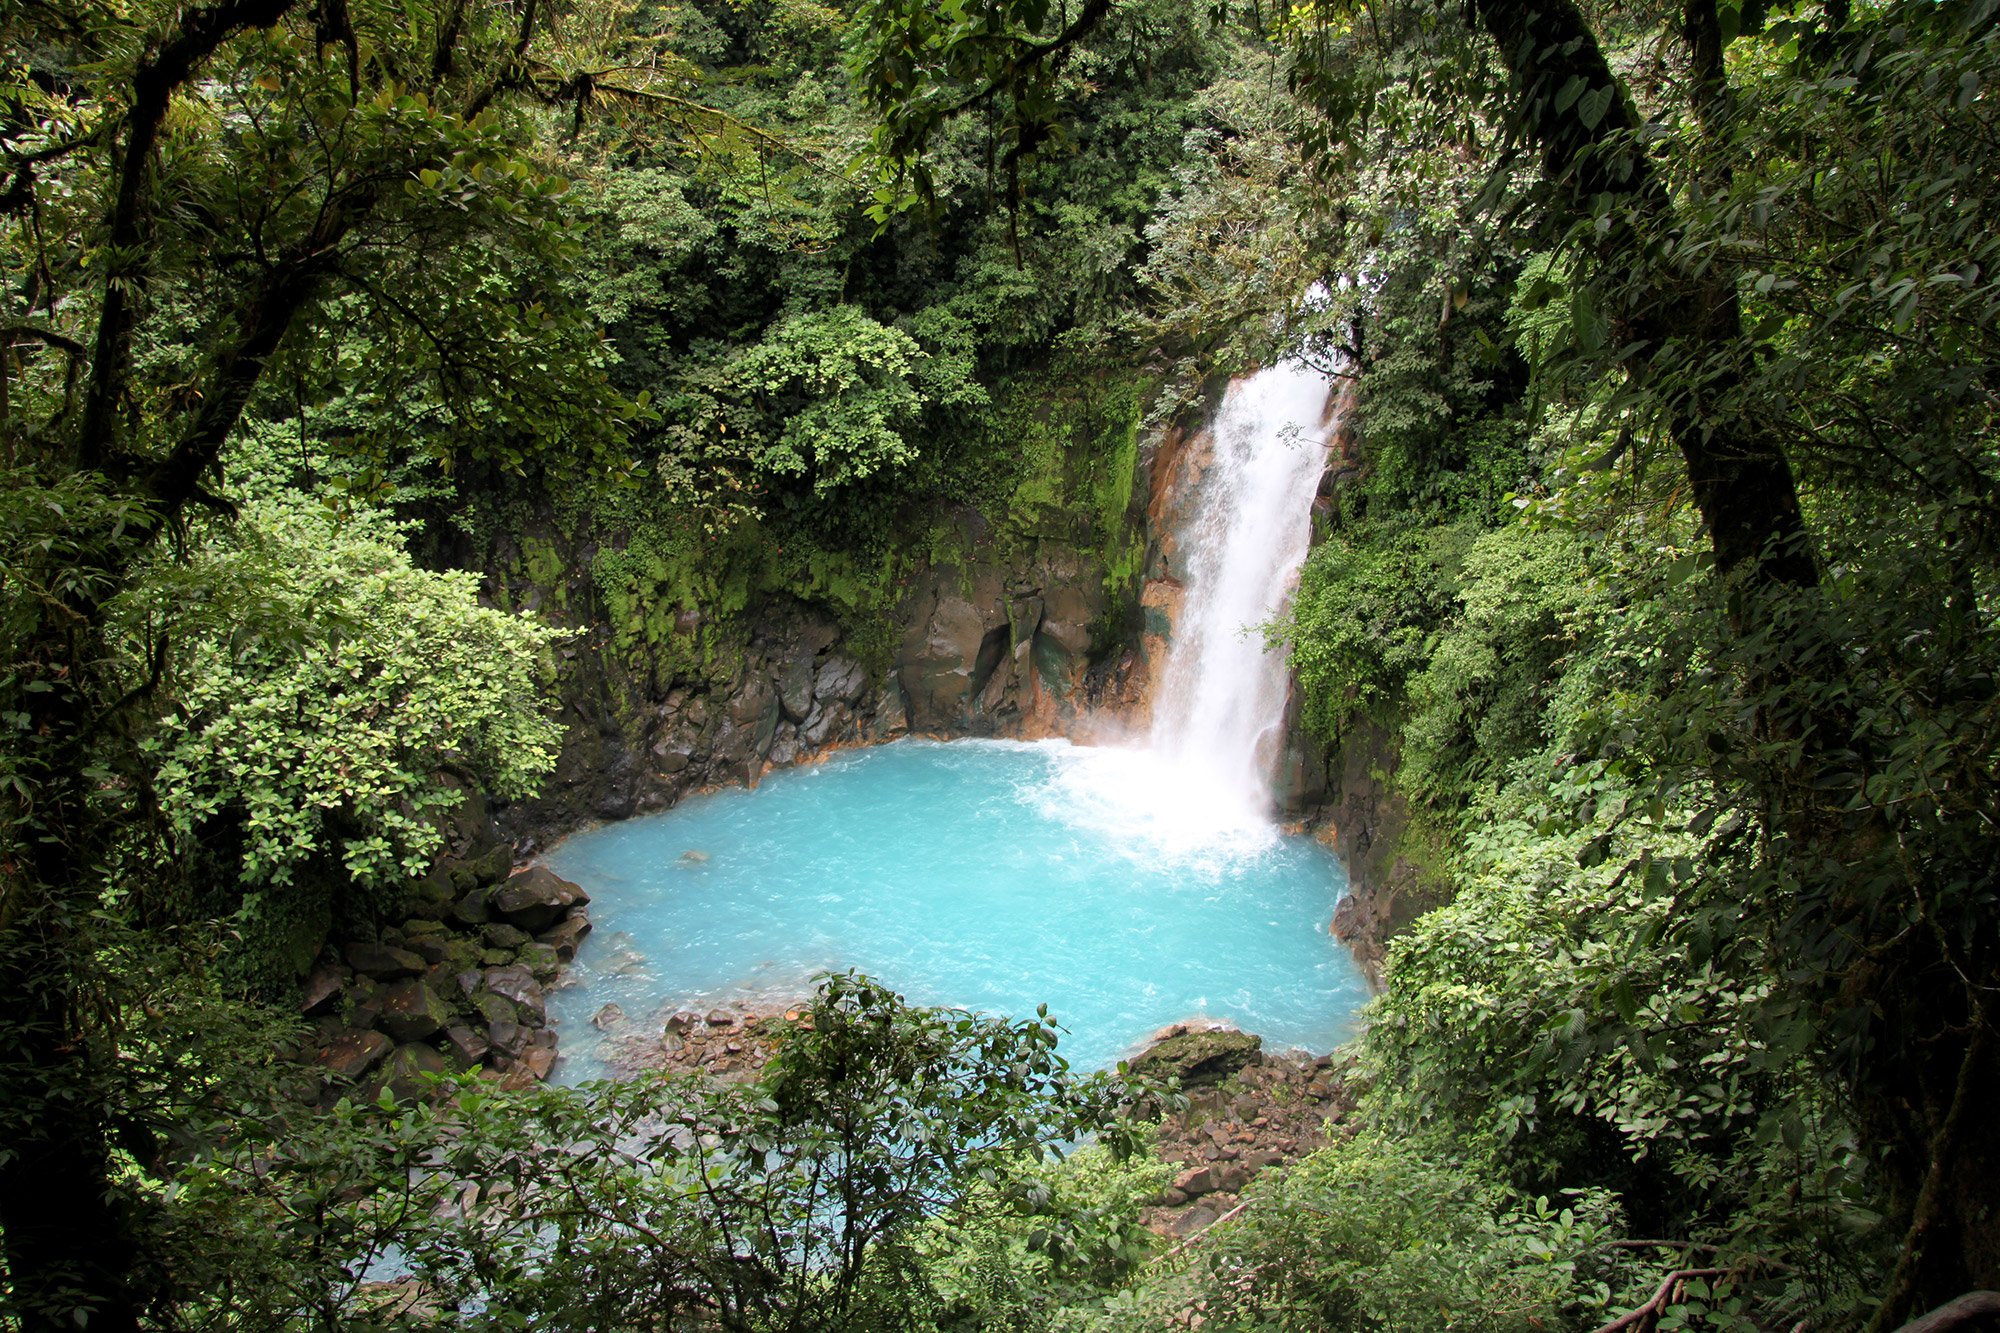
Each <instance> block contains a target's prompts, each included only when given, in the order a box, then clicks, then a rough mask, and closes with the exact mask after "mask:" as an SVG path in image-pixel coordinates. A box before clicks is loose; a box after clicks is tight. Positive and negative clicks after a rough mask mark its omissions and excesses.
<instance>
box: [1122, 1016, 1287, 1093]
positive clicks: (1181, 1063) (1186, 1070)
mask: <svg viewBox="0 0 2000 1333" xmlns="http://www.w3.org/2000/svg"><path fill="white" fill-rule="evenodd" d="M1263 1045H1264V1039H1263V1038H1262V1037H1259V1036H1257V1035H1255V1034H1254V1033H1249V1032H1233V1031H1230V1030H1229V1029H1227V1028H1210V1029H1207V1030H1205V1031H1192V1032H1191V1031H1188V1030H1186V1029H1182V1030H1181V1031H1179V1032H1177V1033H1174V1034H1173V1035H1170V1036H1167V1037H1163V1038H1161V1039H1160V1040H1159V1041H1157V1042H1154V1043H1153V1044H1152V1045H1151V1046H1149V1047H1147V1048H1146V1049H1145V1050H1144V1051H1143V1052H1141V1053H1140V1054H1139V1055H1138V1056H1137V1057H1136V1058H1134V1059H1133V1061H1132V1062H1131V1069H1132V1072H1133V1073H1135V1074H1144V1075H1145V1076H1147V1077H1148V1078H1158V1079H1164V1078H1169V1077H1172V1078H1178V1079H1179V1080H1180V1081H1181V1086H1182V1087H1184V1088H1198V1087H1207V1086H1212V1085H1214V1084H1217V1083H1220V1082H1222V1081H1223V1080H1224V1079H1226V1078H1228V1077H1229V1076H1230V1075H1231V1074H1234V1073H1236V1072H1237V1071H1238V1070H1241V1069H1246V1068H1248V1067H1249V1066H1251V1065H1254V1064H1259V1063H1261V1062H1262V1060H1263V1055H1262V1054H1261V1052H1260V1048H1261V1047H1262V1046H1263Z"/></svg>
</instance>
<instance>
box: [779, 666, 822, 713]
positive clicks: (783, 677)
mask: <svg viewBox="0 0 2000 1333" xmlns="http://www.w3.org/2000/svg"><path fill="white" fill-rule="evenodd" d="M812 702H813V664H812V658H811V657H800V658H798V659H797V660H795V661H792V662H789V663H787V664H786V665H785V667H784V668H783V670H782V672H781V673H780V674H779V676H778V707H779V708H780V709H782V710H783V711H784V714H785V720H786V721H787V722H803V721H805V720H806V714H808V713H810V712H811V711H812Z"/></svg>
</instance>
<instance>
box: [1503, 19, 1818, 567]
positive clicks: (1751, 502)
mask: <svg viewBox="0 0 2000 1333" xmlns="http://www.w3.org/2000/svg"><path fill="white" fill-rule="evenodd" d="M1477 9H1478V13H1479V17H1480V20H1481V22H1482V23H1483V24H1484V25H1485V28H1486V31H1487V32H1488V33H1489V34H1490V35H1491V36H1492V38H1493V41H1494V42H1495V44H1496V45H1497V46H1498V47H1499V50H1500V56H1501V59H1502V60H1503V61H1505V62H1506V65H1507V68H1508V70H1509V72H1510V73H1511V74H1512V75H1513V77H1514V81H1515V84H1516V96H1517V99H1518V100H1517V103H1516V106H1515V112H1514V119H1515V125H1516V130H1517V132H1519V133H1521V134H1522V135H1523V136H1525V137H1527V138H1529V139H1532V140H1533V141H1534V142H1535V143H1536V144H1538V145H1539V147H1540V148H1541V152H1542V171H1543V175H1544V176H1545V177H1546V179H1547V181H1548V183H1549V184H1550V185H1551V186H1552V187H1554V189H1555V191H1556V193H1557V198H1556V200H1555V205H1556V207H1558V208H1560V207H1563V206H1564V205H1567V208H1568V210H1569V212H1570V214H1571V217H1572V220H1575V221H1585V220H1589V219H1592V218H1594V217H1597V216H1599V215H1600V214H1599V206H1600V201H1602V200H1604V199H1606V198H1607V197H1608V198H1609V200H1610V201H1611V202H1612V204H1613V212H1612V216H1613V217H1614V218H1615V217H1616V216H1617V211H1618V210H1621V209H1627V208H1629V209H1632V210H1633V211H1635V212H1636V213H1638V214H1639V215H1640V216H1641V217H1642V218H1644V219H1646V220H1647V223H1648V226H1647V228H1646V229H1647V231H1649V232H1650V233H1652V234H1654V235H1663V234H1667V233H1669V232H1671V231H1672V229H1673V225H1674V210H1673V201H1672V199H1671V198H1670V197H1669V196H1668V194H1667V190H1666V186H1665V184H1664V182H1662V181H1661V180H1660V178H1659V173H1658V172H1656V171H1655V170H1654V169H1653V164H1652V163H1651V161H1650V160H1649V159H1648V158H1647V157H1646V155H1645V153H1644V152H1643V151H1641V150H1640V148H1639V147H1638V145H1637V144H1636V143H1635V142H1634V141H1633V139H1632V137H1631V136H1632V132H1633V131H1635V130H1637V129H1638V128H1639V115H1638V112H1637V110H1636V109H1635V108H1634V107H1633V106H1632V104H1631V101H1630V99H1629V98H1627V97H1626V95H1625V92H1624V89H1623V87H1622V86H1621V85H1620V84H1619V82H1618V79H1617V76H1615V75H1614V74H1613V73H1612V72H1611V67H1610V65H1609V64H1608V63H1607V62H1606V61H1605V59H1604V52H1603V50H1602V48H1600V47H1599V46H1598V43H1597V36H1596V34H1595V33H1593V32H1592V31H1591V28H1590V25H1589V24H1588V23H1587V22H1586V21H1585V20H1584V17H1583V14H1582V12H1581V11H1580V10H1578V9H1577V7H1576V5H1575V4H1574V3H1573V2H1572V0H1539V2H1538V3H1527V4H1523V3H1517V2H1515V0H1478V2H1477ZM1717 50H1718V52H1719V50H1720V48H1719V46H1718V47H1717ZM1572 79H1576V80H1580V81H1581V84H1582V86H1583V88H1584V89H1585V90H1586V94H1585V97H1587V96H1588V93H1589V92H1590V91H1595V90H1600V89H1608V90H1610V96H1611V103H1610V105H1609V107H1607V108H1606V109H1605V111H1604V114H1603V117H1602V118H1601V119H1599V120H1598V121H1597V122H1596V124H1594V125H1586V124H1585V123H1584V121H1583V118H1582V115H1581V106H1582V104H1583V102H1584V100H1585V98H1581V97H1580V98H1578V99H1577V100H1576V101H1574V102H1571V103H1570V104H1569V105H1568V106H1567V107H1566V108H1565V109H1564V110H1561V111H1558V110H1556V105H1555V104H1556V100H1557V96H1558V94H1560V93H1561V92H1562V91H1563V89H1564V88H1565V87H1566V86H1567V85H1569V84H1570V82H1571V80H1572ZM1706 91H1708V92H1709V93H1712V92H1713V89H1708V90H1706ZM1639 241H1640V238H1639V237H1637V236H1635V235H1633V234H1632V233H1631V231H1630V229H1629V228H1627V227H1625V226H1623V225H1614V226H1613V227H1612V229H1611V231H1610V232H1609V234H1608V235H1607V236H1606V237H1605V239H1604V241H1603V243H1602V245H1601V247H1600V256H1601V257H1602V258H1604V259H1607V260H1611V261H1612V262H1615V261H1616V258H1617V257H1618V255H1619V253H1620V252H1621V251H1623V252H1624V253H1626V254H1629V255H1632V256H1634V257H1636V254H1637V251H1638V248H1639ZM1627 327H1628V328H1629V330H1630V333H1631V335H1632V337H1633V339H1634V341H1636V342H1637V343H1638V344H1639V351H1638V353H1637V355H1635V356H1634V357H1632V358H1631V360H1630V362H1629V363H1628V364H1629V365H1630V366H1631V367H1632V371H1633V374H1634V375H1635V376H1637V377H1640V378H1642V379H1645V378H1650V379H1653V380H1655V381H1658V380H1660V379H1662V378H1664V377H1665V374H1666V373H1667V372H1669V371H1672V370H1675V369H1678V368H1680V367H1682V366H1684V365H1685V364H1686V363H1687V361H1688V360H1689V359H1690V358H1692V359H1695V360H1697V361H1698V362H1701V363H1704V365H1705V367H1706V368H1707V369H1708V373H1705V374H1702V375H1699V376H1692V377H1690V378H1691V379H1693V380H1694V381H1695V382H1696V383H1698V384H1699V385H1700V386H1701V387H1700V388H1699V389H1697V390H1691V391H1690V393H1689V396H1688V397H1686V398H1684V399H1680V400H1670V401H1668V402H1667V403H1666V404H1665V405H1664V406H1665V410H1666V425H1667V430H1668V433H1669V434H1670V435H1671V436H1672V438H1673V441H1674V444H1675V445H1676V447H1678V448H1679V450H1680V454H1681V459H1682V461H1683V462H1684V463H1685V465H1686V467H1687V474H1688V481H1689V483H1690V485H1691V486H1692V488H1693V491H1694V501H1695V505H1696V507H1697V508H1698V509H1699V510H1700V511H1701V516H1702V518H1703V520H1705V521H1706V523H1707V525H1708V531H1709V539H1710V541H1711V542H1712V543H1713V545H1714V550H1715V557H1716V561H1717V563H1718V564H1720V565H1721V566H1722V568H1724V569H1725V570H1734V569H1739V568H1747V569H1751V570H1754V571H1755V572H1756V573H1757V574H1758V576H1759V577H1761V578H1764V579H1768V580H1771V581H1775V582H1777V583H1781V584H1789V585H1792V586H1797V587H1809V586H1811V585H1812V584H1814V583H1815V582H1817V581H1818V577H1819V575H1818V570H1817V568H1816V566H1815V563H1814V560H1813V557H1812V552H1811V548H1810V545H1809V543H1808V540H1807V536H1806V531H1805V524H1804V521H1803V519H1802V518H1801V516H1800V513H1799V499H1798V490H1797V487H1796V486H1795V485H1794V483H1793V480H1792V469H1791V465H1790V463H1788V462H1787V461H1786V459H1785V456H1784V454H1783V452H1782V451H1781V450H1780V449H1779V448H1778V447H1777V444H1776V443H1775V442H1774V441H1772V440H1771V439H1770V438H1769V436H1768V435H1767V434H1766V433H1765V432H1764V431H1762V430H1761V429H1759V427H1758V426H1757V424H1756V423H1755V422H1753V421H1750V420H1748V419H1747V418H1746V417H1745V416H1744V414H1743V413H1742V412H1741V411H1739V410H1736V409H1734V408H1733V407H1732V404H1731V399H1732V397H1733V395H1734V392H1735V390H1736V389H1737V388H1739V387H1740V385H1741V383H1742V376H1741V373H1740V371H1739V370H1738V369H1737V368H1736V367H1737V362H1736V358H1737V357H1738V356H1739V354H1740V342H1741V335H1742V321H1741V314H1740V311H1739V309H1738V304H1737V299H1736V288H1735V284H1734V282H1733V281H1732V279H1731V276H1730V274H1729V273H1727V272H1726V271H1721V272H1718V271H1716V270H1710V272H1709V273H1708V274H1706V275H1684V274H1667V275H1665V276H1664V278H1663V280H1662V282H1661V283H1660V285H1659V286H1658V287H1657V289H1656V290H1655V291H1653V292H1652V293H1649V294H1648V296H1647V298H1646V299H1645V300H1644V301H1643V302H1642V303H1641V304H1640V305H1639V306H1638V308H1637V309H1635V310H1634V311H1633V312H1632V313H1631V315H1630V317H1629V320H1628V324H1627Z"/></svg>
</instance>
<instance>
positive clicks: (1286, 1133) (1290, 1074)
mask: <svg viewBox="0 0 2000 1333" xmlns="http://www.w3.org/2000/svg"><path fill="white" fill-rule="evenodd" d="M811 1022H812V1015H811V1013H810V1011H809V1010H808V1009H807V1008H806V1007H805V1006H804V1005H803V1004H791V1005H786V1006H782V1007H781V1006H743V1005H738V1006H732V1007H728V1008H716V1009H713V1010H710V1011H708V1012H707V1013H696V1012H694V1011H692V1010H686V1009H671V1007H669V1009H663V1010H661V1011H660V1012H658V1013H655V1014H654V1015H653V1016H651V1018H650V1019H649V1020H645V1021H641V1020H635V1019H633V1018H631V1017H630V1016H628V1015H627V1014H626V1013H625V1012H624V1010H623V1009H622V1008H620V1007H619V1006H618V1005H616V1004H607V1005H605V1006H604V1007H603V1008H601V1009H599V1010H598V1012H597V1014H596V1016H595V1018H594V1019H593V1020H592V1023H593V1026H594V1027H595V1028H596V1029H597V1030H598V1031H599V1032H601V1033H602V1034H603V1037H602V1039H601V1040H600V1042H599V1044H598V1047H597V1050H596V1052H595V1055H596V1058H598V1059H599V1060H602V1061H603V1062H604V1063H605V1064H606V1065H608V1066H610V1067H611V1068H612V1069H613V1070H614V1071H615V1072H617V1073H620V1074H625V1075H630V1074H632V1073H636V1072H638V1071H639V1070H642V1069H667V1070H671V1071H674V1072H675V1073H677V1074H679V1075H681V1076H683V1077H696V1076H698V1077H706V1078H712V1079H717V1080H721V1081H726V1082H738V1083H747V1082H751V1081H753V1080H755V1079H756V1078H757V1077H758V1076H759V1075H760V1074H761V1073H762V1071H763V1067H764V1065H765V1063H766V1062H767V1061H768V1060H770V1058H771V1056H772V1055H773V1054H775V1053H776V1050H777V1048H778V1045H779V1043H780V1042H782V1041H783V1040H784V1036H785V1034H786V1032H787V1031H789V1030H790V1029H792V1028H793V1027H795V1026H798V1025H801V1024H804V1025H807V1026H810V1024H811ZM1129 1067H1130V1068H1131V1069H1133V1070H1134V1071H1135V1072H1137V1073H1142V1074H1148V1075H1151V1076H1153V1077H1156V1078H1162V1079H1164V1078H1168V1077H1171V1078H1175V1079H1178V1080H1179V1081H1180V1084H1181V1087H1182V1089H1183V1090H1184V1091H1185V1092H1186V1093H1187V1094H1188V1104H1187V1106H1186V1108H1185V1109H1183V1110H1180V1111H1176V1112H1173V1113H1171V1114H1168V1115H1164V1116H1162V1117H1161V1118H1160V1121H1159V1126H1158V1129H1157V1130H1156V1131H1155V1134H1154V1142H1153V1149H1154V1152H1155V1154H1156V1155H1157V1156H1158V1157H1159V1159H1160V1160H1161V1161H1163V1162H1167V1163H1171V1164H1174V1165H1177V1166H1179V1167H1180V1168H1181V1169H1180V1170H1179V1171H1178V1172H1177V1173H1176V1174H1175V1176H1174V1178H1173V1181H1172V1183H1171V1184H1170V1185H1169V1186H1168V1187H1167V1188H1166V1189H1164V1190H1162V1191H1161V1192H1160V1193H1159V1194H1158V1195H1157V1196H1155V1198H1154V1199H1153V1200H1152V1201H1151V1202H1150V1203H1149V1204H1148V1205H1147V1207H1146V1208H1145V1210H1144V1212H1143V1213H1142V1214H1141V1217H1140V1220H1141V1222H1142V1223H1144V1224H1145V1225H1146V1226H1147V1227H1149V1228H1151V1229H1152V1230H1153V1231H1155V1232H1156V1233H1158V1234H1159V1235H1161V1236H1166V1237H1184V1236H1190V1235H1193V1234H1194V1233H1196V1232H1199V1231H1202V1230H1204V1229H1205V1228H1207V1227H1209V1226H1211V1225H1213V1224H1214V1223H1215V1222H1216V1221H1217V1220H1219V1219H1220V1218H1222V1217H1224V1216H1226V1215H1227V1214H1228V1213H1229V1212H1231V1211H1232V1210H1233V1209H1235V1208H1236V1207H1237V1206H1238V1205H1239V1204H1241V1203H1242V1201H1243V1199H1242V1194H1243V1190H1244V1189H1245V1187H1247V1186H1248V1185H1249V1184H1250V1182H1251V1181H1253V1180H1255V1179H1256V1178H1257V1177H1258V1175H1259V1174H1261V1173H1262V1172H1264V1171H1266V1170H1271V1169H1282V1168H1283V1167H1285V1166H1287V1165H1289V1164H1290V1163H1292V1162H1295V1161H1297V1160H1298V1159H1299V1158H1301V1157H1303V1156H1305V1155H1306V1154H1308V1153H1311V1152H1313V1151H1314V1150H1316V1149H1319V1148H1323V1147H1325V1146H1327V1145H1328V1144H1330V1143H1334V1142H1336V1141H1338V1140H1340V1139H1344V1138H1351V1137H1352V1136H1353V1135H1354V1134H1355V1133H1357V1132H1358V1130H1359V1128H1360V1126H1359V1122H1358V1121H1357V1120H1356V1119H1355V1117H1354V1110H1355V1097H1354V1095H1353V1093H1352V1091H1351V1089H1350V1088H1349V1086H1348V1075H1349V1073H1350V1072H1351V1071H1352V1069H1353V1067H1354V1062H1353V1060H1352V1058H1346V1059H1343V1058H1341V1057H1338V1056H1336V1055H1332V1054H1325V1055H1313V1054H1311V1053H1308V1052H1305V1051H1282V1052H1276V1053H1271V1052H1266V1051H1265V1050H1264V1049H1263V1039H1262V1038H1261V1037H1259V1036H1257V1035H1255V1034H1254V1033H1247V1032H1239V1031H1237V1030H1235V1029H1233V1028H1229V1027H1225V1026H1222V1025H1219V1024H1203V1023H1199V1022H1195V1023H1176V1024H1173V1025H1172V1026H1170V1027H1166V1028H1162V1029H1160V1030H1159V1031H1158V1032H1155V1033H1154V1034H1153V1035H1152V1036H1151V1037H1149V1038H1148V1039H1147V1040H1146V1041H1145V1042H1144V1043H1143V1044H1142V1046H1141V1049H1140V1050H1139V1052H1138V1053H1137V1054H1135V1055H1134V1056H1133V1057H1132V1058H1131V1060H1130V1061H1129Z"/></svg>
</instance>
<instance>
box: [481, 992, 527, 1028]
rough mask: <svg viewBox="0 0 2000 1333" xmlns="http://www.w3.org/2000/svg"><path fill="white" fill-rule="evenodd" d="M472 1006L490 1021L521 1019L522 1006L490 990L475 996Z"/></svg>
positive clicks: (507, 1021)
mask: <svg viewBox="0 0 2000 1333" xmlns="http://www.w3.org/2000/svg"><path fill="white" fill-rule="evenodd" d="M472 1007H473V1008H474V1009H476V1010H478V1011H479V1016H480V1017H481V1018H483V1019H485V1020H486V1021H487V1022H488V1023H518V1022H520V1021H521V1006H519V1005H517V1004H515V1003H514V1002H513V1001H512V1000H510V999H508V998H507V997H506V996H504V995H494V994H491V993H490V992H489V993H488V994H485V995H477V996H474V997H473V1000H472Z"/></svg>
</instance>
